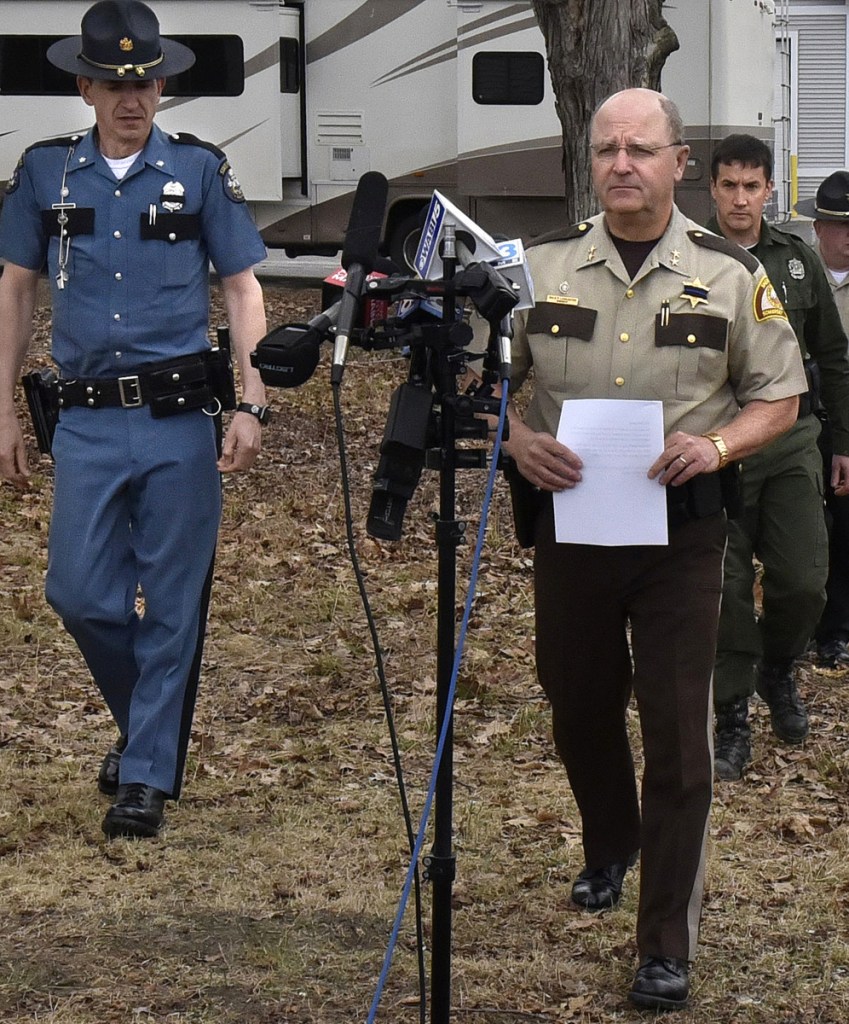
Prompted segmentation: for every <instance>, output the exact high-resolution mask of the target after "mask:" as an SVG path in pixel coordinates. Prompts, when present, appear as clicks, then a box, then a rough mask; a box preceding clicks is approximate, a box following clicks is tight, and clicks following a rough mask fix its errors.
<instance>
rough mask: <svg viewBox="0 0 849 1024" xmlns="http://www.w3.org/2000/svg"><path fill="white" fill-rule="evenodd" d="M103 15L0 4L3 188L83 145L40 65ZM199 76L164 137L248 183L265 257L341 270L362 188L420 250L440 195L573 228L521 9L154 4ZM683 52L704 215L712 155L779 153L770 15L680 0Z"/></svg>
mask: <svg viewBox="0 0 849 1024" xmlns="http://www.w3.org/2000/svg"><path fill="white" fill-rule="evenodd" d="M89 6H90V0H2V2H0V9H2V21H1V22H0V110H2V116H0V180H2V179H4V178H8V177H9V175H11V173H12V170H13V168H14V167H15V164H16V163H17V160H18V157H19V155H20V153H21V152H22V151H23V150H24V149H25V148H26V147H27V146H29V145H31V144H32V143H34V142H37V141H39V140H41V139H45V138H51V137H54V136H59V135H67V134H71V133H73V132H76V131H80V130H83V129H86V128H87V127H88V125H89V123H90V121H89V118H90V114H89V111H88V109H87V108H86V107H84V106H83V104H82V103H81V102H80V100H79V99H78V98H76V89H75V84H74V82H73V80H72V79H71V78H70V76H68V75H65V74H63V73H62V72H60V71H58V70H56V69H55V68H53V67H52V66H51V65H50V64H49V63H48V62H47V60H46V58H45V52H46V50H47V48H48V46H49V45H50V44H51V43H52V42H54V41H55V40H56V39H59V38H62V37H65V36H69V35H75V34H77V33H78V32H79V24H80V19H81V17H82V15H83V13H84V12H85V11H86V10H87V8H88V7H89ZM152 6H153V7H154V9H155V10H156V13H157V15H158V17H159V20H160V23H161V27H162V32H163V34H165V35H168V36H171V37H173V38H176V39H179V40H180V41H181V42H183V43H185V44H186V45H188V46H190V47H191V48H192V49H193V50H194V51H195V53H196V55H197V62H196V64H195V66H194V67H193V68H191V69H190V70H189V71H187V72H185V73H184V74H181V75H178V76H176V78H174V79H173V80H171V81H170V82H169V83H168V85H167V88H166V93H165V95H164V96H163V99H162V102H161V104H160V107H159V113H158V114H157V121H158V123H159V124H160V125H161V126H162V127H163V128H164V129H165V130H166V131H189V132H192V133H193V134H195V135H198V136H200V137H201V138H203V139H206V140H208V141H210V142H213V143H215V144H216V145H217V146H219V147H220V148H222V149H224V150H226V152H227V155H228V157H229V159H230V162H231V163H232V165H233V167H234V168H235V169H236V171H237V173H238V175H239V179H240V182H241V185H242V188H243V190H244V192H245V194H246V196H247V197H248V199H249V202H250V204H251V207H252V211H253V214H254V217H255V219H256V222H257V225H258V226H259V228H260V229H261V231H262V234H263V237H264V239H265V242H266V244H267V245H268V246H269V247H279V248H283V249H285V250H286V252H287V253H288V254H289V255H298V254H302V253H319V254H333V253H335V252H337V251H338V250H339V248H340V247H341V245H342V241H343V236H344V230H345V226H346V224H347V221H348V215H349V212H350V206H351V200H352V198H353V195H354V189H355V188H356V184H357V181H358V179H359V178H360V176H361V175H362V174H363V173H365V172H366V171H369V170H377V171H380V172H382V173H383V174H384V175H386V177H387V178H388V179H389V202H388V205H387V212H386V224H385V229H384V239H385V241H386V244H387V248H388V251H389V252H390V254H391V255H392V257H393V258H394V259H395V260H396V262H398V261H400V260H401V259H404V258H406V259H407V260H408V261H409V258H410V257H411V255H412V253H413V252H414V251H415V240H416V237H417V232H418V229H419V224H420V220H419V218H420V214H421V213H422V211H423V210H424V209H426V207H427V205H428V203H429V201H430V198H431V196H432V194H433V191H434V189H439V190H440V191H441V192H442V193H443V194H444V195H446V196H447V197H448V198H449V199H450V200H451V201H452V202H454V203H455V204H456V205H457V206H458V207H459V208H460V209H462V210H463V211H464V212H465V213H466V214H468V215H469V216H470V217H471V218H472V219H473V220H475V221H476V222H478V223H479V224H481V226H482V227H484V228H485V229H486V230H487V231H488V232H489V233H490V234H502V235H504V236H505V237H508V238H514V237H521V238H523V239H524V240H526V241H527V240H529V239H530V238H532V237H533V236H534V235H537V234H539V233H540V232H542V231H547V230H550V229H551V227H552V226H554V225H556V224H557V223H558V222H560V221H561V220H562V218H563V212H562V201H561V200H562V196H563V191H564V177H563V173H562V170H561V126H560V122H559V120H558V118H557V116H556V113H555V107H554V99H553V95H552V88H551V82H550V79H549V75H548V71H547V67H546V59H545V44H544V40H543V37H542V33H541V31H540V29H539V26H538V25H537V22H536V19H535V17H534V15H533V12H532V9H531V5H530V3H529V2H528V0H520V2H516V0H214V2H209V0H153V4H152ZM664 12H665V14H666V17H667V20H668V21H669V22H670V24H671V25H672V27H673V28H674V29H675V31H676V32H677V34H678V37H679V40H680V43H681V48H680V50H679V51H677V52H676V53H673V54H672V55H671V56H670V57H669V58H668V60H667V63H666V66H665V68H664V71H663V80H662V84H663V89H664V91H665V92H666V93H667V94H668V95H669V96H671V97H672V98H673V99H674V100H676V102H677V103H678V104H679V106H680V107H681V110H682V113H683V115H684V120H685V123H686V124H687V126H688V141H689V142H690V145H691V147H692V155H691V160H690V164H689V167H688V170H687V173H686V176H685V181H684V182H683V183H682V187H681V189H680V193H679V201H680V203H681V205H682V207H683V208H684V210H685V212H687V213H688V214H689V215H690V216H693V217H695V218H696V219H705V218H706V217H707V215H708V212H709V208H710V207H709V196H708V180H707V179H708V168H709V158H710V143H711V140H712V139H718V138H721V137H722V136H723V135H724V134H726V133H727V132H729V131H748V132H752V133H753V134H757V135H758V136H759V137H762V138H765V139H766V140H767V141H770V142H771V141H772V139H773V136H774V132H773V124H772V91H773V70H772V69H773V63H774V50H775V41H774V39H775V36H774V27H773V18H774V4H773V3H771V2H766V0H755V2H753V0H674V3H670V4H669V5H668V6H667V7H665V8H664Z"/></svg>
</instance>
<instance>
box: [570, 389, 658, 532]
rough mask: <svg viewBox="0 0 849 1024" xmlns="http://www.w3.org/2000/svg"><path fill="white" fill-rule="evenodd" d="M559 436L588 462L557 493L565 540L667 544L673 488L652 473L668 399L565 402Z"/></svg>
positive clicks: (610, 399)
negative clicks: (576, 479)
mask: <svg viewBox="0 0 849 1024" xmlns="http://www.w3.org/2000/svg"><path fill="white" fill-rule="evenodd" d="M557 440H558V441H560V443H561V444H565V445H566V447H567V448H570V449H571V450H572V451H573V452H575V454H576V455H578V456H580V458H581V461H582V462H583V463H584V468H583V469H582V470H581V475H582V477H583V479H582V480H581V482H580V483H579V484H577V485H576V486H575V487H571V488H569V489H568V490H565V491H559V492H557V493H556V494H555V495H554V528H555V538H556V539H557V541H558V542H559V543H567V544H601V545H605V546H610V547H613V546H617V545H624V544H666V543H668V534H667V527H666V488H665V487H663V486H661V485H660V484H659V483H658V482H657V480H656V479H655V480H649V478H648V477H647V476H646V473H648V471H649V469H650V467H651V465H652V463H653V462H654V461H655V459H656V458H657V457H658V456H659V455H660V453H661V452H662V451H663V403H662V402H638V401H632V400H619V399H612V398H587V399H573V400H571V401H566V402H564V403H563V408H562V409H561V412H560V425H559V427H558V429H557Z"/></svg>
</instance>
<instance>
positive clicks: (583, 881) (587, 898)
mask: <svg viewBox="0 0 849 1024" xmlns="http://www.w3.org/2000/svg"><path fill="white" fill-rule="evenodd" d="M636 863H637V854H636V853H635V854H633V855H632V856H631V857H629V858H628V861H627V862H626V863H624V864H606V865H605V866H604V867H603V868H584V870H583V871H582V872H581V873H580V875H578V877H577V878H576V879H575V882H574V884H573V885H572V900H573V902H574V903H577V904H578V905H579V906H581V907H586V909H587V910H607V909H608V907H615V906H616V904H617V903H618V902H619V897H620V896H621V895H622V882H623V881H624V880H625V872H626V871H627V870H628V868H632V867H633V866H634V865H635V864H636Z"/></svg>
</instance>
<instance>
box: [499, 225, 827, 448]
mask: <svg viewBox="0 0 849 1024" xmlns="http://www.w3.org/2000/svg"><path fill="white" fill-rule="evenodd" d="M688 232H695V233H697V234H696V235H694V236H692V237H691V236H690V235H688ZM568 234H569V235H570V236H572V237H568V238H567V239H565V240H555V241H551V242H545V243H542V244H538V245H534V246H532V247H531V248H530V249H529V250H528V261H529V267H530V270H531V272H532V275H533V280H534V290H535V293H536V306H535V307H534V308H533V309H530V310H522V311H521V312H520V313H517V314H516V323H515V338H514V345H513V384H512V386H513V388H514V390H515V389H516V388H518V387H520V386H521V384H522V382H523V380H524V378H525V376H526V375H527V372H528V370H529V369H530V367H531V365H533V367H534V374H535V379H534V395H533V398H532V399H531V402H530V404H529V407H528V412H527V416H526V421H527V423H528V425H529V426H530V427H532V428H533V429H534V430H545V431H548V432H549V433H551V434H554V435H556V433H557V425H558V422H559V418H560V407H561V404H562V403H563V401H564V400H565V399H575V398H623V399H641V400H647V399H655V400H660V401H662V402H663V409H664V426H665V430H666V433H667V434H668V433H670V432H672V431H674V430H683V431H686V432H688V433H692V434H701V433H704V432H705V431H709V430H719V429H721V428H722V427H723V426H724V425H725V424H727V423H728V422H729V421H730V420H732V419H733V418H734V417H735V416H736V415H737V412H738V411H739V407H740V406H743V405H745V404H746V403H747V402H750V401H752V400H754V399H760V400H764V401H776V400H778V399H781V398H788V397H790V396H792V395H796V394H800V393H802V392H804V391H805V390H806V388H807V384H806V381H805V373H804V370H803V368H802V360H801V357H800V355H799V345H798V343H797V341H796V338H795V336H794V334H793V331H792V329H791V328H790V325H789V324H788V322H787V319H786V317H785V315H784V312H783V309H782V308H781V303H780V302H779V301H778V299H777V297H776V296H775V293H774V291H773V290H772V287H771V285H770V284H769V281H768V279H767V278H766V275H765V274H764V271H763V268H762V267H761V266H760V265H758V267H757V269H756V270H755V271H754V273H753V272H752V270H751V269H747V267H746V265H744V263H743V262H741V261H740V259H739V258H736V257H735V256H732V255H730V254H729V253H728V252H727V251H723V250H720V249H716V248H711V247H708V245H705V244H704V242H703V243H702V244H697V243H698V240H700V239H701V240H704V239H705V238H707V240H708V244H711V243H712V244H714V245H715V244H716V243H717V242H718V240H717V239H716V236H713V235H711V234H710V233H709V232H707V231H705V229H704V228H701V227H699V225H698V224H696V223H694V222H693V221H690V220H688V219H687V218H686V217H684V216H683V214H681V213H680V211H679V210H678V209H677V208H673V213H672V218H671V220H670V223H669V226H668V227H667V230H666V232H665V233H664V235H663V237H662V238H661V239H660V241H659V242H658V244H657V245H656V246H655V248H654V250H653V251H652V252H651V253H650V255H649V256H648V258H647V259H646V261H645V263H644V264H643V266H642V267H641V268H640V270H639V271H638V273H637V276H636V277H635V278H634V280H633V281H631V280H630V279H629V276H628V273H627V271H626V270H625V267H624V265H623V263H622V260H621V258H620V256H619V253H618V252H617V250H616V247H615V245H614V243H613V241H612V240H611V238H610V237H609V235H608V234H607V230H606V228H605V226H604V223H603V217H602V216H598V217H594V218H592V219H590V220H588V221H585V222H584V223H582V224H579V225H577V226H576V227H575V228H573V229H571V231H570V232H568ZM720 244H721V245H723V246H725V247H726V248H727V247H728V243H726V242H724V240H722V242H721V243H720ZM735 248H736V247H735ZM747 259H748V260H749V266H750V267H752V266H754V263H755V262H756V261H754V260H753V259H752V258H751V257H748V256H747ZM579 454H580V453H579Z"/></svg>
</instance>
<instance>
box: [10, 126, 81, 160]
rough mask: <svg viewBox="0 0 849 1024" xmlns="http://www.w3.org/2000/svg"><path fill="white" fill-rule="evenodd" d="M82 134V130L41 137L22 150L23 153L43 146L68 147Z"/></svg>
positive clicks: (74, 143) (75, 142)
mask: <svg viewBox="0 0 849 1024" xmlns="http://www.w3.org/2000/svg"><path fill="white" fill-rule="evenodd" d="M84 134H85V133H84V132H78V133H77V134H76V135H61V136H59V138H56V139H42V140H41V141H40V142H33V144H32V145H31V146H27V148H26V149H25V150H24V155H26V154H27V153H29V152H31V151H32V150H33V149H43V148H44V147H45V146H62V147H63V148H64V149H68V148H69V147H70V146H75V145H76V144H77V143H78V142H79V141H80V139H81V138H82V137H83V135H84Z"/></svg>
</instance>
